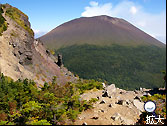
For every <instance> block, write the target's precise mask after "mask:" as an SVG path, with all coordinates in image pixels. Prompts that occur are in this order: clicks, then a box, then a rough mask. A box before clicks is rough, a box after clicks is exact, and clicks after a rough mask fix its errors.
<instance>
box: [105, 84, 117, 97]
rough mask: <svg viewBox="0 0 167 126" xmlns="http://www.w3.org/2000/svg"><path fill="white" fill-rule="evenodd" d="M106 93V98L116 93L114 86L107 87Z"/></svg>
mask: <svg viewBox="0 0 167 126" xmlns="http://www.w3.org/2000/svg"><path fill="white" fill-rule="evenodd" d="M106 92H107V94H108V96H112V94H113V93H115V92H116V88H115V84H111V85H109V86H107V87H106Z"/></svg>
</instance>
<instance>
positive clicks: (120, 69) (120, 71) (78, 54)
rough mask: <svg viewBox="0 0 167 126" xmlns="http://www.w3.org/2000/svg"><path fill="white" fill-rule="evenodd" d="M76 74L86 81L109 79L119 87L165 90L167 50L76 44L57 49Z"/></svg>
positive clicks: (150, 47)
mask: <svg viewBox="0 0 167 126" xmlns="http://www.w3.org/2000/svg"><path fill="white" fill-rule="evenodd" d="M56 53H61V54H62V55H63V62H64V65H65V67H67V68H68V69H69V70H70V71H72V72H73V73H75V74H77V75H79V76H80V77H81V78H83V79H95V80H99V79H101V80H103V81H104V80H105V81H107V82H108V83H109V84H111V83H115V84H116V86H117V87H119V88H123V89H126V90H128V89H129V90H133V89H136V88H139V87H145V88H154V87H164V86H165V85H164V83H163V80H162V79H160V78H163V75H162V73H161V70H165V69H166V48H160V47H157V46H137V47H132V46H121V45H113V46H96V45H74V46H69V47H65V48H61V49H59V50H56Z"/></svg>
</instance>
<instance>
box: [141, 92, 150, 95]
mask: <svg viewBox="0 0 167 126" xmlns="http://www.w3.org/2000/svg"><path fill="white" fill-rule="evenodd" d="M143 96H151V94H150V93H147V92H143Z"/></svg>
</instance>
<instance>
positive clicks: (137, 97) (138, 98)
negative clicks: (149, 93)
mask: <svg viewBox="0 0 167 126" xmlns="http://www.w3.org/2000/svg"><path fill="white" fill-rule="evenodd" d="M134 99H137V100H139V101H140V102H141V101H142V100H141V98H140V97H139V96H136V97H135V98H134Z"/></svg>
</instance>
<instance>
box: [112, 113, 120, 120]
mask: <svg viewBox="0 0 167 126" xmlns="http://www.w3.org/2000/svg"><path fill="white" fill-rule="evenodd" d="M120 117H121V115H120V114H119V113H115V114H114V115H113V116H111V118H112V119H113V120H114V121H116V120H118V119H119V118H120Z"/></svg>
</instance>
